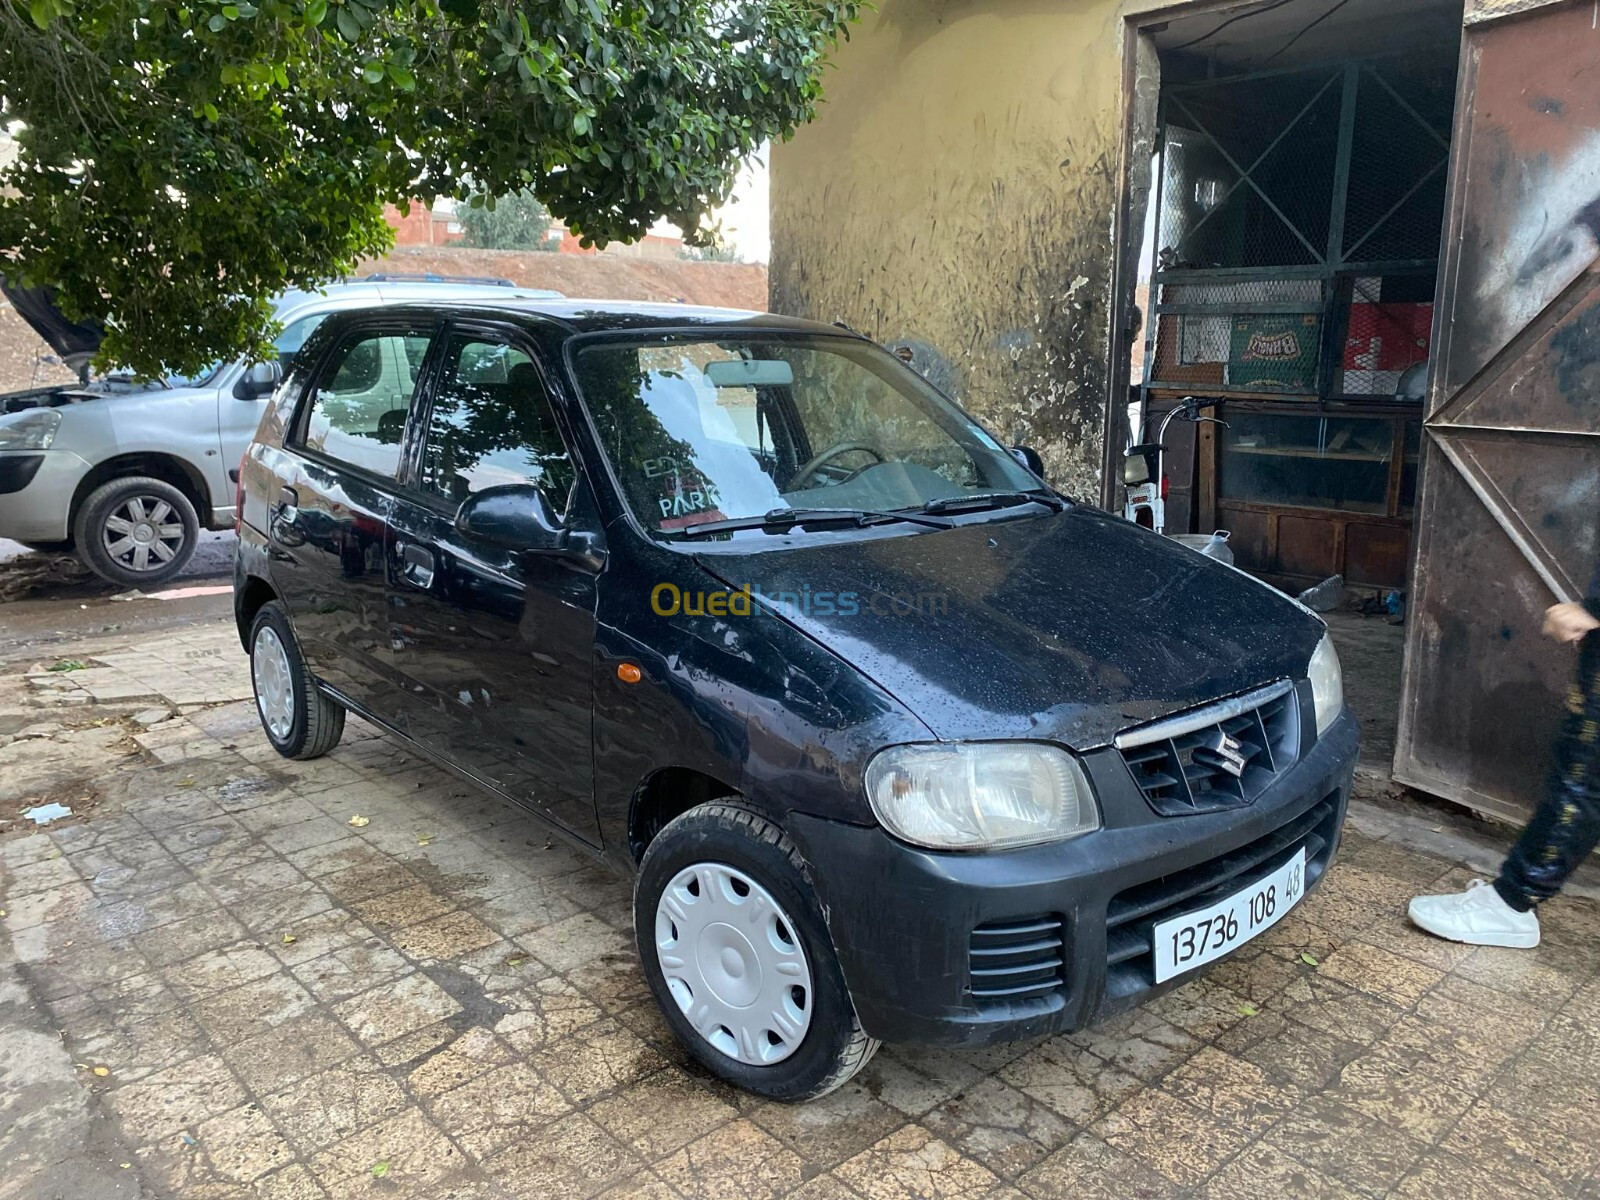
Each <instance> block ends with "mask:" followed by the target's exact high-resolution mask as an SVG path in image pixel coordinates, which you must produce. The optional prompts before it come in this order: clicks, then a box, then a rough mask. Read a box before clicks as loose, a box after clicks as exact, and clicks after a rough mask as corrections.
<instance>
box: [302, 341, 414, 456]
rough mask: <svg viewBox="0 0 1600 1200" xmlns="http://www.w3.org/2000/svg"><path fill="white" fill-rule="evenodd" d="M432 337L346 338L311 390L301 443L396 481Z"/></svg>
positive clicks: (305, 446) (308, 448)
mask: <svg viewBox="0 0 1600 1200" xmlns="http://www.w3.org/2000/svg"><path fill="white" fill-rule="evenodd" d="M430 340H431V339H430V337H429V335H428V334H426V333H421V332H396V331H394V330H381V331H379V330H366V331H363V332H359V333H355V334H352V335H351V336H350V337H348V338H346V339H345V340H344V341H343V342H342V343H341V344H340V345H339V346H338V348H337V349H335V350H334V352H333V355H332V357H331V358H330V359H329V360H328V362H327V364H326V365H325V366H324V368H323V370H322V372H321V374H320V375H319V376H318V378H317V381H316V383H315V384H314V385H313V387H312V390H311V399H310V403H309V404H308V405H307V413H306V417H305V422H304V425H303V426H302V429H303V434H302V436H301V438H300V444H301V445H302V446H304V448H305V449H307V450H311V451H314V452H316V453H318V454H323V455H326V456H327V457H328V458H332V459H335V460H337V461H338V462H341V463H345V464H347V465H349V466H352V467H358V468H360V469H361V470H363V471H370V472H372V473H373V474H375V475H382V476H384V477H385V478H388V479H395V478H397V477H398V476H399V474H400V453H401V443H402V441H403V440H404V436H405V429H406V414H407V413H408V412H409V411H410V408H411V399H412V397H413V396H414V395H415V394H416V390H417V381H418V379H419V378H420V377H421V374H422V363H423V360H424V359H425V358H426V357H427V354H428V343H429V341H430Z"/></svg>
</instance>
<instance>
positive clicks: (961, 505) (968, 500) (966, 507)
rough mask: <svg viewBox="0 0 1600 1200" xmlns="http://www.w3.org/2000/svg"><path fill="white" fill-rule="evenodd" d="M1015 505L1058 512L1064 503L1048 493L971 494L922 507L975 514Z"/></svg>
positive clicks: (936, 501)
mask: <svg viewBox="0 0 1600 1200" xmlns="http://www.w3.org/2000/svg"><path fill="white" fill-rule="evenodd" d="M1017 504H1042V505H1044V506H1045V507H1046V508H1048V509H1051V510H1053V511H1055V512H1060V511H1061V510H1062V509H1063V508H1065V507H1066V503H1065V502H1064V501H1063V500H1062V499H1061V497H1059V496H1055V495H1052V494H1050V493H1049V492H1044V491H1037V492H972V493H970V494H968V495H965V496H943V497H941V498H940V499H938V500H929V501H928V502H927V503H926V504H924V505H923V506H922V511H923V512H925V513H953V512H968V511H972V512H977V511H979V510H980V509H985V508H1010V507H1012V506H1013V505H1017Z"/></svg>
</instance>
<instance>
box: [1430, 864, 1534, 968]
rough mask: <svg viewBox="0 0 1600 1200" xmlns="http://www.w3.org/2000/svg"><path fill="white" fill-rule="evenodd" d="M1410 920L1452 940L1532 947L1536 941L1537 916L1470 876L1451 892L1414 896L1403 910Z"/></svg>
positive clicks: (1476, 943) (1513, 947) (1490, 944)
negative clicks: (1464, 886)
mask: <svg viewBox="0 0 1600 1200" xmlns="http://www.w3.org/2000/svg"><path fill="white" fill-rule="evenodd" d="M1407 911H1408V912H1409V913H1410V915H1411V920H1412V922H1413V923H1415V924H1417V925H1420V926H1421V927H1422V928H1424V929H1426V930H1427V931H1428V932H1429V933H1432V934H1435V935H1437V936H1439V937H1442V938H1449V939H1450V940H1451V941H1452V942H1466V943H1468V944H1469V945H1473V946H1509V947H1511V948H1512V949H1516V950H1532V949H1533V948H1534V947H1535V946H1537V945H1538V944H1539V917H1538V915H1537V914H1536V913H1534V912H1533V911H1532V910H1531V909H1530V910H1529V911H1528V912H1518V911H1517V910H1516V909H1514V908H1512V907H1511V906H1510V905H1509V904H1507V903H1506V902H1505V901H1504V900H1503V899H1501V897H1500V893H1499V892H1497V891H1495V890H1494V888H1493V887H1492V886H1491V885H1489V884H1487V883H1485V882H1483V880H1481V879H1474V880H1473V881H1472V882H1471V883H1470V884H1468V885H1467V890H1466V891H1464V892H1458V893H1456V894H1455V895H1453V896H1418V897H1417V898H1416V899H1415V900H1413V901H1412V902H1411V907H1410V908H1409V909H1408V910H1407Z"/></svg>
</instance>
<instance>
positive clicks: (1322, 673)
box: [1306, 633, 1344, 737]
mask: <svg viewBox="0 0 1600 1200" xmlns="http://www.w3.org/2000/svg"><path fill="white" fill-rule="evenodd" d="M1306 675H1307V677H1308V678H1310V680H1311V699H1312V701H1313V703H1314V704H1315V705H1316V709H1317V736H1318V737H1321V736H1322V735H1323V734H1324V733H1326V732H1327V731H1328V726H1329V725H1332V724H1333V722H1334V719H1335V718H1337V717H1338V715H1339V714H1340V713H1342V712H1343V711H1344V672H1343V671H1341V670H1340V669H1339V652H1338V651H1337V650H1335V649H1334V648H1333V636H1332V635H1331V634H1326V633H1325V634H1323V635H1322V641H1321V642H1320V643H1318V645H1317V652H1316V653H1315V654H1313V655H1312V656H1311V666H1310V667H1308V668H1307V669H1306Z"/></svg>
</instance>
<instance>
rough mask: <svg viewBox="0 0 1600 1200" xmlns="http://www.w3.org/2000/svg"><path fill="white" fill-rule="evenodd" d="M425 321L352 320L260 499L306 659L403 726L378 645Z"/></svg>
mask: <svg viewBox="0 0 1600 1200" xmlns="http://www.w3.org/2000/svg"><path fill="white" fill-rule="evenodd" d="M433 329H434V322H432V321H431V320H429V319H427V318H418V317H416V316H411V317H409V318H394V317H391V318H387V319H379V320H374V321H370V322H364V323H363V322H358V323H356V324H354V325H352V326H350V327H349V328H346V329H343V330H341V331H340V332H339V333H338V334H337V335H336V337H335V338H334V339H333V342H332V345H331V346H330V347H329V348H328V349H327V351H326V353H325V354H324V355H323V356H322V361H321V363H320V365H319V367H318V369H317V371H316V373H315V376H314V377H313V379H312V381H311V383H310V385H309V387H308V388H307V392H306V395H305V397H304V399H303V401H302V403H301V404H300V406H299V411H298V413H297V415H296V418H295V424H294V427H293V428H292V429H291V431H290V433H289V436H288V438H287V439H286V441H285V447H284V448H285V458H284V461H285V463H286V464H287V467H286V469H285V470H284V471H283V472H282V475H283V478H282V484H281V488H280V492H279V494H278V495H277V496H274V497H269V500H268V503H269V505H270V506H271V507H270V516H269V520H268V530H267V537H268V541H269V544H270V548H271V552H272V554H273V557H274V560H275V563H274V567H273V579H274V581H275V582H276V583H277V584H278V586H279V589H280V591H281V593H282V596H283V600H284V603H285V604H286V606H287V607H288V610H289V615H290V618H291V620H292V621H293V623H294V629H295V633H296V635H297V636H298V637H299V639H300V643H301V648H302V650H303V651H304V653H305V656H306V661H307V662H309V663H310V664H311V669H312V671H313V672H314V673H315V674H316V675H317V677H318V678H320V679H321V680H323V681H324V682H325V683H327V684H328V685H330V686H331V687H333V688H334V689H336V690H337V691H338V692H339V693H340V694H341V695H342V696H343V697H344V698H345V699H347V700H349V701H351V702H353V703H354V704H355V705H357V706H359V707H360V708H362V709H365V710H366V711H367V712H369V713H371V714H372V715H374V716H376V717H378V718H379V719H380V720H383V721H387V722H389V723H391V724H393V725H395V726H397V727H399V728H402V729H403V728H404V712H403V706H402V704H401V690H400V687H399V685H398V683H397V681H396V674H395V666H394V652H393V650H392V649H391V648H390V646H389V624H388V588H387V579H386V557H385V551H386V547H387V545H388V543H389V520H390V516H391V514H392V512H393V508H394V498H395V493H396V491H397V490H398V480H399V477H400V470H401V453H402V446H403V435H404V431H405V423H406V416H407V414H408V412H409V411H410V407H411V403H412V400H413V398H414V397H415V395H416V394H417V391H418V380H419V378H420V377H421V370H422V367H423V364H424V362H425V360H426V356H427V353H428V348H429V344H430V341H431V339H432V335H433Z"/></svg>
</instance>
